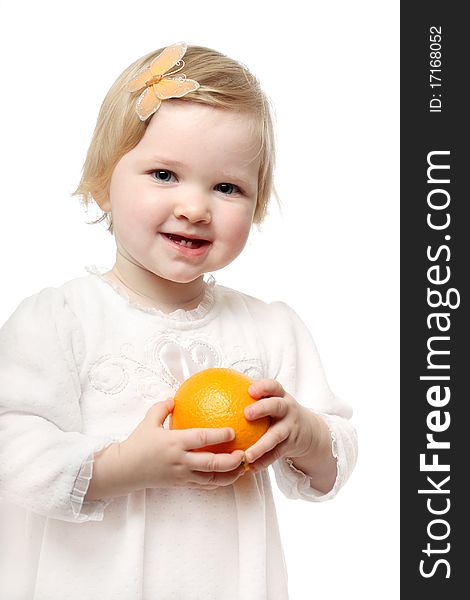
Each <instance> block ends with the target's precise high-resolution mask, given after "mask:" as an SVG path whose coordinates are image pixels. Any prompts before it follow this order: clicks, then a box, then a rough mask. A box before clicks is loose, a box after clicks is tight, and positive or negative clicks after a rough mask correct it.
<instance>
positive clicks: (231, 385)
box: [171, 368, 271, 452]
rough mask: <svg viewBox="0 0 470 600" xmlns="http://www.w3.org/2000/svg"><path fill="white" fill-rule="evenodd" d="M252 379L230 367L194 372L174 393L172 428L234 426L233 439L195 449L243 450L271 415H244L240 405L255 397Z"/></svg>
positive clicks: (248, 402) (264, 428) (266, 426)
mask: <svg viewBox="0 0 470 600" xmlns="http://www.w3.org/2000/svg"><path fill="white" fill-rule="evenodd" d="M252 383H253V380H252V379H250V378H249V377H247V376H246V375H243V374H242V373H239V372H238V371H234V370H233V369H219V368H217V369H216V368H214V369H205V370H204V371H199V373H195V374H194V375H192V376H191V377H189V378H188V379H186V381H184V383H183V384H182V385H181V386H180V387H179V388H178V390H177V392H176V394H175V396H174V402H175V407H174V409H173V414H172V418H171V428H172V429H189V428H192V427H233V429H234V430H235V434H236V435H235V439H233V440H232V441H230V442H224V443H222V444H213V445H211V446H205V447H204V448H197V450H198V451H206V452H207V451H208V452H232V451H233V450H246V449H247V448H249V447H250V446H251V445H253V444H254V443H255V442H256V440H258V439H259V438H260V437H261V436H262V435H263V433H265V432H266V430H267V429H268V427H269V424H270V421H271V419H270V417H262V418H261V419H256V420H255V421H248V420H247V419H246V418H245V415H244V412H243V409H244V408H245V406H248V405H249V404H252V403H253V402H254V401H255V400H254V399H253V398H252V397H251V396H250V394H249V393H248V388H249V387H250V385H251V384H252Z"/></svg>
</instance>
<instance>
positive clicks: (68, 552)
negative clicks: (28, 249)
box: [0, 271, 357, 600]
mask: <svg viewBox="0 0 470 600" xmlns="http://www.w3.org/2000/svg"><path fill="white" fill-rule="evenodd" d="M217 366H223V367H231V368H234V369H237V370H239V371H241V372H244V373H246V374H248V375H249V376H251V377H253V378H261V377H269V378H274V379H277V380H278V381H279V382H280V383H281V384H282V385H283V386H284V388H285V389H286V390H287V391H288V392H290V393H291V394H292V395H293V396H294V397H295V398H296V399H297V400H298V401H299V402H300V403H302V404H304V405H305V406H308V407H311V408H313V409H315V410H316V411H318V412H320V413H322V414H323V415H324V416H325V418H326V420H327V423H328V425H329V427H330V430H331V433H332V445H333V452H334V454H335V456H336V457H337V463H338V475H337V479H336V483H335V486H334V488H333V490H332V491H331V492H329V493H328V494H326V495H322V494H321V493H320V492H318V491H316V490H314V489H312V488H311V486H310V480H309V479H308V478H307V477H306V476H305V475H304V474H303V473H301V472H300V471H298V470H296V469H295V468H294V467H293V466H292V465H291V464H289V463H288V461H286V460H280V461H277V462H276V463H275V464H274V465H273V470H274V474H275V478H276V482H277V485H278V486H279V488H280V489H281V490H282V492H283V493H284V494H285V495H286V496H288V497H289V498H302V499H304V500H312V501H323V500H327V499H329V498H332V497H333V496H334V495H335V494H336V493H337V491H338V490H339V488H340V487H341V486H342V485H343V484H344V483H345V481H346V480H347V478H348V477H349V475H350V473H351V471H352V469H353V467H354V464H355V460H356V450H357V447H356V436H355V432H354V429H353V427H352V426H351V424H350V422H349V421H348V418H349V417H350V414H351V411H350V409H349V408H348V407H347V406H345V405H344V404H342V403H341V402H339V401H338V399H336V398H335V397H334V396H333V394H332V393H331V391H330V390H329V388H328V385H327V383H326V380H325V376H324V373H323V370H322V367H321V364H320V361H319V357H318V354H317V352H316V349H315V346H314V344H313V341H312V339H311V337H310V335H309V333H308V332H307V330H306V328H305V326H304V325H303V323H302V322H301V321H300V319H299V317H298V316H297V315H296V314H295V313H294V311H293V310H292V309H291V308H289V307H288V306H287V305H286V304H284V303H281V302H274V303H271V304H266V303H264V302H262V301H260V300H257V299H255V298H252V297H249V296H246V295H244V294H241V293H239V292H236V291H234V290H231V289H228V288H225V287H222V286H218V285H216V284H215V282H214V281H213V280H211V281H210V282H209V283H207V284H206V293H205V297H204V299H203V301H202V303H201V304H200V305H199V306H198V308H196V309H195V310H192V311H183V310H177V311H175V312H174V313H171V314H170V315H167V314H164V313H162V312H160V311H158V310H156V309H150V308H142V307H139V306H136V305H135V304H132V303H130V302H129V301H128V299H127V298H126V296H125V293H124V292H123V291H122V290H120V289H119V288H117V287H115V286H113V285H112V284H110V283H108V282H107V281H106V280H105V279H103V277H102V276H100V274H99V273H98V272H97V271H95V272H91V273H90V274H89V275H87V276H84V277H81V278H78V279H74V280H72V281H69V282H68V283H66V284H64V285H63V286H61V287H59V288H46V289H44V290H42V291H41V292H40V293H38V294H36V295H34V296H32V297H30V298H27V299H25V300H24V301H23V302H22V303H21V304H20V306H19V307H18V308H17V310H16V311H15V313H14V314H13V315H12V316H11V317H10V319H9V320H8V321H7V322H6V323H5V325H4V326H3V328H2V329H1V330H0V496H1V498H2V500H1V501H0V526H1V531H2V541H1V549H0V597H1V598H5V599H8V600H32V599H34V600H139V599H141V600H170V599H172V600H285V599H286V598H287V597H288V592H287V575H286V569H285V564H284V557H283V553H282V546H281V541H280V537H279V530H278V525H277V518H276V512H275V507H274V502H273V496H272V491H271V483H270V476H269V471H264V472H260V473H256V474H253V473H247V474H245V475H244V476H243V477H241V478H240V479H239V480H238V481H237V482H236V483H235V484H234V485H231V486H226V487H219V488H218V489H216V490H213V491H203V490H196V489H191V488H167V489H147V490H142V491H136V492H133V493H131V494H129V495H127V496H124V497H119V498H114V499H111V500H108V501H94V502H84V501H83V498H84V496H85V494H86V490H87V486H88V483H89V480H90V478H91V476H92V468H93V453H94V452H96V451H97V450H99V449H101V448H103V447H105V446H106V445H108V444H110V443H112V442H113V441H116V440H122V439H125V438H126V437H127V436H128V435H129V434H130V432H131V431H132V430H133V429H134V428H135V427H136V425H137V424H138V423H139V422H140V421H141V420H142V419H143V417H144V416H145V414H146V412H147V410H148V409H149V408H150V406H152V404H154V403H155V402H158V401H160V400H163V399H166V398H168V397H169V396H172V395H173V393H174V391H175V389H176V388H177V387H178V386H179V384H180V383H181V382H182V381H183V379H184V378H185V376H187V374H188V373H193V372H196V371H199V370H201V369H204V368H208V367H217Z"/></svg>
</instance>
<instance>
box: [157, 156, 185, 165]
mask: <svg viewBox="0 0 470 600" xmlns="http://www.w3.org/2000/svg"><path fill="white" fill-rule="evenodd" d="M149 161H150V162H158V163H162V164H163V165H168V166H175V167H185V166H186V165H185V164H184V163H182V162H180V161H179V160H173V159H171V160H168V159H165V158H162V157H161V156H151V157H150V158H149Z"/></svg>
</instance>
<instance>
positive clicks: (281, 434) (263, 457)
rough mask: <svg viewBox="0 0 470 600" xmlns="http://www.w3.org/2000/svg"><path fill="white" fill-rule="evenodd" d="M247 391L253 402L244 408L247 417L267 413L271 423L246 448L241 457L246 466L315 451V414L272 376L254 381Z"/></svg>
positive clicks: (257, 467) (256, 468)
mask: <svg viewBox="0 0 470 600" xmlns="http://www.w3.org/2000/svg"><path fill="white" fill-rule="evenodd" d="M248 392H249V394H250V396H252V397H253V398H254V399H255V400H256V402H254V403H253V404H250V405H249V406H247V407H246V408H245V417H246V418H247V419H248V420H249V421H252V420H255V419H259V418H260V417H266V416H270V417H271V425H270V427H269V429H268V431H267V432H266V433H265V434H264V435H263V436H261V438H260V439H259V440H258V441H257V442H256V443H255V444H253V445H252V446H251V447H250V448H248V449H247V450H246V452H245V457H246V460H247V462H248V463H249V465H250V470H252V471H259V470H261V469H266V468H267V467H268V466H269V465H270V464H272V463H273V462H274V461H276V460H278V459H279V458H282V457H285V456H288V457H290V458H300V457H303V456H308V455H309V454H310V453H312V452H314V451H315V444H316V440H317V438H318V437H319V433H320V430H319V427H320V424H319V422H318V417H316V416H315V415H314V413H312V412H311V411H310V410H308V409H307V408H305V407H304V406H302V405H301V404H299V403H298V402H297V401H296V400H295V398H293V397H292V396H291V395H290V394H288V393H287V392H286V391H285V390H284V389H283V387H282V386H281V384H280V383H278V382H277V381H275V380H274V379H262V380H260V381H256V382H254V383H253V384H252V385H251V386H250V387H249V388H248Z"/></svg>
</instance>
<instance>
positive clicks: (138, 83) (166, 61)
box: [126, 42, 199, 121]
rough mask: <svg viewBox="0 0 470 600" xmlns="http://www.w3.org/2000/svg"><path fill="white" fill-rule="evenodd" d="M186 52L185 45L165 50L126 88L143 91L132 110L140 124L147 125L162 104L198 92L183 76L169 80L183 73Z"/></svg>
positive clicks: (196, 87)
mask: <svg viewBox="0 0 470 600" xmlns="http://www.w3.org/2000/svg"><path fill="white" fill-rule="evenodd" d="M186 49H187V45H186V44H185V43H184V42H178V43H177V44H173V45H172V46H168V48H165V49H164V50H163V51H162V52H161V53H160V54H159V55H158V56H157V57H155V58H154V59H153V60H152V62H151V63H150V66H149V67H145V68H144V69H143V70H142V71H140V73H138V75H137V76H136V77H134V79H132V80H131V81H129V83H128V84H127V86H126V88H127V91H128V92H137V91H138V90H141V89H142V88H145V90H144V91H143V92H142V93H141V94H140V96H139V98H138V100H137V103H136V107H135V110H136V112H137V114H138V115H139V118H140V120H141V121H146V120H147V119H148V118H149V117H150V116H151V115H153V113H154V112H155V111H157V110H158V109H159V108H160V104H161V103H162V100H168V98H181V97H182V96H185V95H186V94H189V92H194V91H195V90H197V89H198V87H199V83H198V82H197V81H194V80H193V79H187V78H186V75H184V74H183V73H181V74H180V75H179V76H178V77H171V76H172V75H175V74H176V73H179V72H180V71H181V69H183V67H184V60H182V58H183V56H184V54H185V52H186ZM175 67H176V68H175Z"/></svg>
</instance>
